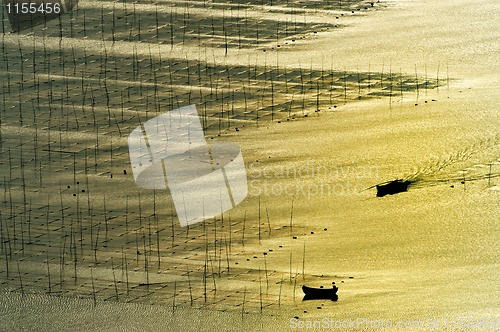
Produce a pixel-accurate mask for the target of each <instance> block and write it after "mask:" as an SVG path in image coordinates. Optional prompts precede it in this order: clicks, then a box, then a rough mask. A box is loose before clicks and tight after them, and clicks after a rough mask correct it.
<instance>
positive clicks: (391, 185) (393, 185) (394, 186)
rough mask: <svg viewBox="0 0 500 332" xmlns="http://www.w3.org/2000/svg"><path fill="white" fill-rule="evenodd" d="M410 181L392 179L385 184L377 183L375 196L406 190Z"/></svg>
mask: <svg viewBox="0 0 500 332" xmlns="http://www.w3.org/2000/svg"><path fill="white" fill-rule="evenodd" d="M410 184H412V181H403V180H394V181H390V182H388V183H385V184H377V186H376V187H377V197H383V196H385V195H394V194H397V193H401V192H405V191H408V186H409V185H410Z"/></svg>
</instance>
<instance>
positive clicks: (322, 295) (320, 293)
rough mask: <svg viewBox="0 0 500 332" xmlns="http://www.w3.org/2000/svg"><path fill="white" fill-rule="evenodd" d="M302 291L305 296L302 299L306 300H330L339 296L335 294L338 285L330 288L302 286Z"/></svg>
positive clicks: (334, 299)
mask: <svg viewBox="0 0 500 332" xmlns="http://www.w3.org/2000/svg"><path fill="white" fill-rule="evenodd" d="M302 291H303V292H304V294H305V296H304V298H303V299H302V300H303V301H307V300H332V301H337V300H338V299H339V296H338V295H337V291H338V287H337V286H333V287H332V288H314V287H308V286H302Z"/></svg>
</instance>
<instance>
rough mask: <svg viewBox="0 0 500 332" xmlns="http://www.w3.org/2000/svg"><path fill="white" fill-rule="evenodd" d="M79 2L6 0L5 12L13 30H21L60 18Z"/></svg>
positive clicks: (70, 0)
mask: <svg viewBox="0 0 500 332" xmlns="http://www.w3.org/2000/svg"><path fill="white" fill-rule="evenodd" d="M77 4H78V0H50V1H49V0H31V1H24V2H23V1H18V0H5V1H4V11H3V12H6V13H7V17H8V18H9V22H10V26H11V28H12V30H11V31H12V32H20V31H23V30H27V29H31V28H33V27H35V26H38V25H42V24H46V23H47V22H48V21H51V20H54V19H56V18H59V17H60V16H61V15H63V14H65V13H67V12H71V11H72V10H73V9H74V8H75V7H76V5H77ZM3 12H2V13H3ZM2 16H3V15H2Z"/></svg>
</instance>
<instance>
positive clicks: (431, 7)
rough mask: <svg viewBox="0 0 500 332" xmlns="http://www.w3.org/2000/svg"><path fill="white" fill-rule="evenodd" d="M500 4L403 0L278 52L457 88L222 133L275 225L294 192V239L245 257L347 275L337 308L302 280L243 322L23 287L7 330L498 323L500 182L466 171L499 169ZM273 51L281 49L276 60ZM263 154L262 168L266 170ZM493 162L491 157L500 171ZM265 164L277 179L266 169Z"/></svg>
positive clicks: (315, 274)
mask: <svg viewBox="0 0 500 332" xmlns="http://www.w3.org/2000/svg"><path fill="white" fill-rule="evenodd" d="M496 13H498V4H495V3H491V1H480V2H477V1H476V2H474V3H472V2H470V1H458V2H457V1H421V2H416V1H398V2H397V3H394V4H393V5H392V6H390V7H389V8H387V9H384V10H381V11H376V12H374V13H369V14H367V15H365V16H363V17H352V18H349V19H347V22H348V23H349V24H348V26H347V27H345V28H343V29H342V30H341V31H336V32H335V33H333V32H332V33H329V32H324V33H320V34H318V35H317V36H316V37H314V38H310V39H309V38H306V39H304V40H302V41H300V42H297V44H296V45H295V46H294V47H290V48H288V49H282V50H280V53H279V61H281V62H282V63H283V65H288V66H294V65H298V63H299V62H300V63H302V64H303V63H307V64H308V65H309V63H311V64H312V66H314V67H317V68H320V67H321V65H322V64H325V63H328V65H329V64H330V61H331V60H332V59H333V61H334V66H335V67H336V68H338V69H340V70H342V69H344V68H347V69H348V70H351V69H352V70H354V69H356V68H359V69H363V70H371V71H375V70H377V71H380V70H381V69H382V68H384V69H383V70H384V71H385V72H387V71H389V70H390V71H393V72H399V71H401V72H403V73H406V74H409V75H413V74H414V73H415V71H418V72H419V73H420V74H425V75H426V76H429V77H433V78H434V77H436V76H438V77H440V79H441V80H447V78H448V77H449V78H451V80H450V82H446V83H445V85H444V86H442V87H441V88H440V89H439V90H429V91H420V94H419V95H418V96H417V95H416V93H415V92H408V93H405V94H404V95H403V98H392V99H391V100H389V99H387V98H384V99H381V100H375V101H374V100H368V101H360V102H357V103H351V104H347V105H341V106H339V107H338V109H336V110H335V111H334V112H330V113H326V114H325V113H319V116H318V114H313V116H310V117H308V119H304V120H301V121H290V122H283V123H280V124H278V123H274V124H272V125H269V126H267V125H266V126H260V127H259V128H248V129H245V130H242V131H241V132H239V133H238V134H236V133H233V134H230V135H228V136H226V137H224V140H228V141H231V142H235V143H237V144H239V145H240V146H241V147H242V150H243V154H244V156H245V158H246V160H247V164H248V165H249V166H248V167H249V169H250V168H251V170H250V172H249V174H250V175H252V174H253V176H254V178H253V180H259V181H260V182H256V184H255V188H254V189H256V190H259V189H260V190H262V186H264V185H267V186H268V187H267V188H268V191H267V192H264V193H262V195H261V199H262V203H263V206H264V204H265V206H266V207H268V208H269V214H270V216H271V219H272V220H275V219H279V220H281V224H283V223H285V224H286V223H287V219H288V218H289V215H290V213H291V201H292V200H293V202H294V203H293V204H294V207H293V222H294V227H295V228H294V230H293V231H290V233H291V234H286V233H287V231H286V232H282V233H279V232H278V231H276V232H275V235H274V236H273V235H271V236H269V237H267V235H266V238H265V239H264V240H263V241H262V242H261V243H260V244H259V242H256V241H255V242H254V243H251V244H250V245H249V247H250V248H248V249H247V252H244V254H238V255H236V254H235V257H234V259H235V260H238V262H239V263H240V266H241V265H244V264H248V267H249V268H253V269H254V272H255V270H256V269H257V268H263V264H262V263H261V258H259V260H260V262H259V263H253V262H250V263H245V260H244V259H245V258H246V257H247V256H248V255H251V254H253V253H256V252H260V251H262V250H267V249H268V248H273V249H274V251H273V253H272V254H271V253H269V255H268V256H267V257H268V258H267V259H268V260H267V261H266V264H267V266H269V269H270V270H271V269H272V270H274V271H276V273H275V274H274V276H273V277H272V278H273V279H272V280H273V281H276V280H277V281H279V280H280V279H283V278H284V279H285V280H286V279H288V278H289V277H290V278H291V275H292V274H299V276H297V279H296V280H297V282H296V283H297V284H299V285H300V284H302V283H312V284H314V285H319V284H322V285H325V286H327V285H329V284H330V283H331V282H332V281H335V282H336V284H337V285H338V286H339V301H338V302H328V301H310V302H301V301H300V296H299V293H300V291H299V290H297V299H295V298H294V300H292V299H291V292H292V291H293V290H294V289H295V287H293V283H290V284H289V285H287V286H286V288H285V287H284V289H285V290H286V292H287V294H288V295H287V298H286V301H285V300H284V304H283V305H282V306H281V307H280V308H278V307H277V306H276V305H275V306H273V307H271V308H270V309H268V310H264V312H263V314H262V315H260V314H259V313H258V300H255V299H254V300H255V301H254V303H253V309H255V308H257V313H255V311H254V310H252V311H253V313H251V314H245V315H244V318H243V319H242V317H241V312H240V311H239V309H237V310H236V311H230V312H219V311H217V310H215V309H217V308H214V307H211V308H205V309H201V310H199V309H192V308H190V307H189V305H187V304H186V303H184V304H182V305H180V307H179V308H177V309H176V310H175V312H172V307H171V306H170V302H171V299H164V300H163V302H162V301H160V302H161V303H163V304H165V303H166V305H163V306H159V305H157V306H148V305H142V304H132V303H121V302H119V303H117V302H114V301H112V300H110V301H102V299H101V300H99V301H98V302H97V305H96V306H95V307H94V303H93V301H92V300H91V299H89V298H88V297H87V298H85V299H77V298H76V295H75V296H74V297H73V298H66V297H61V298H59V297H55V296H47V295H40V294H35V295H33V294H29V292H27V293H26V294H25V295H24V296H22V295H21V294H20V292H19V289H18V290H17V291H16V292H13V293H2V296H1V297H0V305H1V307H2V310H1V313H0V314H1V315H2V319H1V322H0V329H2V330H32V329H35V328H36V329H37V330H41V331H52V330H69V329H71V330H82V331H83V330H85V331H90V330H99V331H103V330H108V331H116V330H215V329H216V330H228V331H229V330H289V328H290V327H291V325H290V324H291V322H290V319H291V318H292V317H294V316H297V317H299V319H300V321H302V322H304V324H305V322H306V321H307V320H317V319H322V318H332V319H334V320H335V321H349V320H351V321H352V320H354V321H356V320H357V319H361V320H360V321H359V323H360V325H359V326H357V327H356V328H355V327H352V326H350V327H349V326H347V327H348V329H351V330H360V329H361V330H378V329H379V328H380V327H386V328H387V329H388V330H391V329H392V330H402V329H405V328H404V327H407V328H409V329H410V330H411V329H413V330H425V329H428V330H432V329H434V327H439V329H440V330H441V329H446V328H447V329H448V330H469V329H472V328H477V329H479V330H481V329H483V328H484V329H490V330H495V329H498V326H499V323H498V319H499V316H498V312H499V310H498V309H499V302H498V298H499V297H498V291H499V289H498V286H497V285H498V284H500V283H499V279H500V278H499V277H500V276H499V273H498V271H499V264H498V262H499V252H498V249H497V245H496V244H497V243H498V237H499V230H500V229H499V224H498V215H499V212H500V209H499V206H498V197H499V196H498V195H499V191H498V190H492V189H493V188H495V185H496V186H498V185H499V183H498V181H499V180H498V178H490V179H488V178H487V177H486V178H482V179H481V180H467V181H465V183H461V178H462V177H466V178H467V179H473V178H477V177H479V176H480V175H487V174H489V173H493V174H499V173H500V169H499V168H500V164H499V160H498V158H499V157H500V154H499V150H498V128H499V127H500V121H499V120H500V119H499V114H500V113H499V112H498V105H497V100H498V87H499V84H498V74H497V73H498V60H497V56H496V54H497V53H498V40H499V39H498V33H499V32H498V31H499V29H498V23H497V21H496V20H495V18H496V16H497V15H496ZM323 19H324V18H323ZM184 51H185V50H184ZM173 52H174V53H175V52H180V53H182V52H183V51H182V50H177V49H175V50H173ZM215 52H216V54H219V55H220V54H222V52H223V51H221V50H216V51H215ZM197 54H198V55H199V53H198V52H193V53H191V54H190V56H193V57H196V56H197ZM230 54H231V56H230V57H228V58H227V59H225V61H227V62H228V63H231V62H235V63H238V62H239V61H242V59H244V62H243V63H247V62H248V61H249V60H248V57H249V56H251V57H252V60H253V57H256V55H255V53H252V52H250V51H248V50H242V51H238V52H235V53H230ZM268 54H270V55H268V57H269V59H271V58H272V57H273V56H275V53H268ZM269 61H271V60H269ZM307 67H308V66H307ZM438 67H439V72H438ZM433 100H434V101H433ZM416 104H417V105H416ZM255 137H259V139H258V140H256V139H255ZM255 160H260V162H259V163H256V164H252V163H253V162H254V161H255ZM251 164H252V165H254V166H252V167H250V165H251ZM312 165H316V166H318V167H326V171H325V168H321V170H323V172H324V173H321V171H320V174H318V173H316V175H315V176H312V175H311V176H309V175H304V173H302V175H301V176H292V175H291V174H290V173H288V176H287V177H285V178H283V177H281V176H276V175H275V174H282V173H280V171H282V170H283V168H286V169H287V170H297V168H300V169H301V170H302V171H303V170H309V171H311V169H312V168H313V167H314V166H312ZM481 165H482V166H481ZM485 165H486V166H487V165H492V167H491V168H492V170H491V172H490V170H489V168H488V167H485ZM264 170H269V171H270V172H272V174H274V175H272V176H270V177H268V178H266V177H263V176H262V174H263V171H264ZM258 174H261V176H259V175H258ZM414 175H417V176H418V179H419V182H417V183H416V185H415V187H414V188H410V191H409V192H407V193H401V194H398V195H394V196H387V197H384V198H375V190H374V189H373V188H372V189H369V190H365V191H362V192H360V189H366V188H368V187H370V186H373V185H375V184H377V183H381V182H384V181H388V180H393V179H396V178H404V177H409V176H414ZM290 185H291V186H290ZM287 186H288V187H287ZM451 186H453V188H452V187H451ZM285 188H289V190H290V191H289V192H284V190H285ZM290 194H291V195H290ZM246 204H247V205H245V204H243V206H242V207H241V208H240V209H236V210H235V211H234V215H233V218H237V216H240V217H241V216H242V215H243V209H244V208H253V209H254V210H255V208H256V204H257V198H256V196H255V195H254V196H252V197H250V198H249V199H248V202H247V203H246ZM283 220H284V222H283ZM325 229H326V230H325ZM284 234H285V235H284ZM292 234H293V235H294V236H296V237H297V239H293V238H291V237H290V236H289V235H292ZM254 240H255V239H254ZM279 245H283V247H284V248H283V249H282V250H279V249H278V248H279V247H278V246H279ZM304 252H305V259H304V258H303V257H304V256H303V255H304ZM290 253H292V254H293V258H292V262H291V264H290V261H289V254H290ZM245 255H247V256H245ZM289 265H291V267H290V266H289ZM36 268H38V267H36V266H33V269H36ZM43 268H44V266H43V267H42V268H40V269H43ZM14 270H15V268H14ZM108 270H109V269H108ZM302 270H304V273H305V276H304V279H302V277H301V276H300V274H301V273H302ZM87 272H88V271H87ZM108 272H109V271H108ZM68 273H69V272H68ZM94 273H96V274H98V273H99V272H98V271H96V270H94ZM102 273H103V275H104V274H105V272H102ZM322 276H323V277H322ZM24 278H28V277H24ZM137 278H138V279H139V278H142V275H141V276H137ZM248 278H249V280H248V285H251V284H253V290H258V287H259V286H258V285H257V286H255V285H256V283H255V280H257V279H255V278H256V277H255V274H250V273H249V277H248ZM252 278H253V279H252ZM259 278H260V277H259ZM13 279H14V277H13ZM108 281H109V280H108ZM239 282H241V281H239ZM103 283H105V281H103ZM231 285H232V284H231ZM87 286H88V285H87ZM231 287H234V285H232V286H231ZM231 287H230V288H231ZM249 287H250V286H249ZM277 292H278V286H277V285H271V294H272V295H273V296H275V295H276V294H277ZM112 295H113V292H111V297H112ZM238 296H239V297H240V296H241V295H238ZM269 301H270V302H273V303H275V302H276V298H275V297H272V299H271V300H269ZM248 306H249V307H251V306H252V305H250V304H249V305H248ZM271 315H272V316H271ZM370 321H371V323H370ZM382 321H384V322H385V323H386V325H382V326H381V325H380V324H382ZM387 322H391V323H393V325H392V327H391V326H389V325H387V324H388V323H387ZM397 322H399V325H398V324H396V323H397ZM362 323H363V324H362ZM377 324H378V325H377ZM405 324H406V325H405ZM412 324H413V325H412ZM481 324H482V325H481ZM488 324H489V325H488ZM495 324H496V325H495Z"/></svg>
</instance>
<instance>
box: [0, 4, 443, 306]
mask: <svg viewBox="0 0 500 332" xmlns="http://www.w3.org/2000/svg"><path fill="white" fill-rule="evenodd" d="M327 2H328V1H327ZM234 3H235V4H237V8H240V7H243V6H250V5H251V6H254V5H258V4H252V3H243V2H242V3H241V4H238V3H237V2H234ZM274 3H276V4H278V3H279V4H280V5H281V6H286V7H292V4H293V6H297V5H298V4H301V3H302V2H300V1H296V2H292V1H290V2H288V1H286V2H285V1H280V2H274ZM322 3H323V2H314V5H312V6H316V5H317V6H318V7H319V6H322ZM325 3H326V2H325ZM332 3H336V2H332ZM343 3H344V4H343V6H348V5H347V4H346V3H349V2H345V1H343ZM350 3H351V6H354V3H355V1H351V2H350ZM356 3H360V4H361V3H366V2H364V1H358V2H356ZM105 4H106V5H107V7H104V5H103V6H101V7H100V8H97V9H95V8H94V9H93V10H92V9H90V8H80V9H79V10H77V11H75V12H74V13H72V14H71V15H68V16H65V17H63V18H61V21H60V22H56V23H54V25H56V26H57V25H58V24H61V22H62V21H64V20H70V21H71V22H74V24H73V25H70V26H68V24H66V23H65V24H64V26H65V29H64V30H61V29H58V28H57V27H54V26H50V23H47V25H48V27H47V29H46V30H44V31H41V32H32V33H31V36H29V35H28V36H23V38H19V39H12V38H10V39H8V40H6V39H5V35H2V36H3V40H2V61H0V72H1V73H2V75H1V81H2V84H1V90H0V94H1V95H2V100H1V103H2V104H1V105H0V106H1V111H0V125H1V126H0V128H1V130H0V168H1V169H2V172H1V173H0V174H1V175H0V184H1V186H0V195H1V197H0V199H1V203H0V244H1V246H0V253H1V255H0V256H1V257H0V283H1V285H2V286H1V287H2V289H7V290H13V291H20V292H40V291H41V292H46V293H49V294H58V295H65V296H80V297H86V298H89V299H93V300H94V301H95V303H97V301H98V300H99V301H100V300H109V301H124V302H140V303H153V304H163V305H171V306H172V310H176V308H178V307H179V306H195V307H211V308H214V309H217V310H241V312H242V314H245V313H246V312H252V311H253V312H258V311H260V312H262V311H263V310H265V309H267V308H269V307H273V308H275V307H279V306H281V305H282V304H290V303H293V302H294V301H295V300H296V299H298V298H299V293H300V291H299V290H297V279H298V278H299V276H301V278H302V279H303V280H304V279H307V280H309V281H321V276H316V275H309V274H307V273H306V269H305V266H307V263H306V242H305V240H304V242H303V243H304V244H303V248H302V244H301V243H299V242H300V240H299V241H295V242H292V244H290V242H289V239H294V238H297V236H302V237H304V236H306V235H307V236H311V235H312V233H314V231H316V232H318V231H326V229H325V230H323V229H321V230H316V229H312V228H311V229H309V228H306V227H304V226H300V225H299V224H300V223H296V222H294V213H293V212H294V211H293V208H294V207H293V205H294V201H293V200H292V202H291V205H290V213H289V215H287V216H283V215H279V214H277V213H273V212H275V211H274V210H273V208H272V204H271V202H268V201H266V199H265V198H263V199H261V198H260V197H249V198H248V199H247V200H246V201H245V202H244V203H242V204H241V205H240V206H239V207H238V209H236V210H235V211H231V213H229V214H224V215H222V216H220V217H218V218H216V219H213V220H207V221H206V222H204V223H200V224H197V225H193V226H191V227H188V228H181V227H180V226H179V225H178V223H177V220H176V218H175V211H174V208H173V206H172V201H171V198H170V196H169V193H168V191H152V190H141V189H138V188H136V186H135V184H134V181H133V177H132V175H131V170H130V166H129V159H128V158H129V157H128V146H127V137H128V134H129V133H130V131H131V130H132V129H134V128H135V127H136V126H137V125H139V124H140V123H142V122H144V121H146V120H147V119H150V118H153V117H154V116H157V115H159V114H161V113H163V112H166V111H168V110H171V109H174V108H177V107H180V106H185V105H189V104H196V105H197V107H198V110H199V112H200V115H201V118H202V123H203V127H204V130H205V133H206V135H207V137H211V138H216V137H217V136H219V135H222V134H224V133H227V132H228V131H235V130H240V129H241V128H243V127H245V126H255V125H256V126H258V125H259V124H261V123H263V124H267V123H269V122H271V121H276V122H281V121H287V120H290V121H291V120H294V119H297V118H299V117H306V116H307V115H308V114H316V115H318V116H319V114H320V113H319V112H320V111H328V110H333V109H334V108H335V107H336V106H337V105H341V104H345V103H348V102H350V101H354V100H359V99H364V98H379V97H380V96H389V97H390V98H403V96H404V94H410V93H411V95H412V96H413V95H415V94H416V95H417V96H418V94H419V93H420V91H424V90H426V89H433V88H435V87H437V86H439V85H440V82H439V73H438V75H437V78H436V79H431V78H429V77H418V76H417V75H415V76H412V75H402V74H400V73H399V74H398V73H395V72H393V70H392V68H388V69H386V70H384V68H382V70H381V71H379V72H353V71H347V70H340V71H339V70H337V69H335V68H334V64H333V62H331V63H330V64H329V65H328V66H326V65H325V68H324V69H323V70H317V69H312V68H309V69H304V68H287V67H280V66H279V64H268V63H267V60H266V59H267V58H266V57H265V56H263V57H262V61H259V62H258V63H248V64H247V65H239V66H234V65H226V64H223V63H220V61H219V62H217V61H215V59H211V58H210V57H209V56H207V57H206V59H205V61H192V60H191V61H190V60H189V59H187V58H186V59H180V58H172V57H169V56H168V52H163V49H162V47H163V46H162V45H158V44H156V43H154V38H157V37H155V36H154V34H155V33H156V32H154V31H153V32H151V31H150V30H151V29H153V30H155V29H156V28H155V27H153V28H151V27H150V26H149V27H146V26H143V25H141V24H143V23H144V24H145V23H146V22H148V21H151V19H149V20H146V19H145V18H146V17H148V15H150V16H151V15H153V17H155V15H160V12H161V15H163V18H165V19H167V18H166V16H165V15H167V16H168V15H170V13H171V12H170V11H169V10H161V11H160V10H158V14H157V12H156V11H155V10H153V11H151V10H150V9H151V8H153V9H154V8H159V7H160V6H161V3H160V5H158V6H156V5H153V4H152V3H149V2H147V3H143V5H144V6H147V8H149V9H144V8H139V7H140V5H141V3H137V6H136V7H137V8H136V10H137V11H133V12H132V14H130V8H133V7H134V5H133V4H130V3H114V2H106V3H105ZM191 5H193V6H194V7H196V6H209V8H214V6H217V4H214V3H211V2H208V1H207V2H201V1H198V2H196V3H194V2H190V6H191ZM323 5H324V3H323ZM110 6H111V7H110ZM112 6H116V7H119V6H122V9H120V8H116V10H112V11H110V8H112ZM210 6H211V7H210ZM308 6H309V4H308ZM127 8H128V9H127ZM185 8H186V11H187V9H188V8H191V7H189V6H187V5H186V6H185ZM231 8H232V9H234V8H233V7H231ZM349 8H351V7H349ZM104 9H106V11H104ZM299 9H300V8H299ZM313 9H314V8H313ZM316 9H321V8H316ZM351 9H352V8H351ZM120 10H122V11H124V10H129V14H123V13H122V14H120V13H121V12H120ZM110 13H111V14H110ZM176 13H177V14H178V13H179V12H178V11H176ZM87 14H88V15H87ZM177 14H176V15H177ZM109 15H117V17H113V18H112V16H109ZM118 15H123V16H122V18H119V17H118ZM150 16H149V17H150ZM189 17H190V19H193V20H194V21H193V22H195V20H196V19H198V18H200V16H196V15H195V14H191V13H190V14H189ZM196 17H198V18H196ZM120 19H121V20H125V21H122V22H125V23H120V24H122V25H121V26H118V23H117V25H116V26H114V27H113V29H109V27H106V29H104V28H103V24H104V22H106V24H114V23H110V22H120ZM204 19H206V18H204ZM99 20H101V22H102V23H99ZM127 20H128V21H127ZM167 20H168V19H167ZM133 21H135V22H141V23H138V25H133V24H132V23H130V22H133ZM153 21H154V20H153ZM82 22H83V23H82ZM90 22H91V23H90ZM218 22H219V23H220V21H218ZM243 22H244V21H243ZM275 23H276V22H275ZM82 24H83V26H84V28H83V34H84V35H82ZM190 24H191V25H192V22H191V21H190ZM238 24H239V23H238ZM129 26H133V27H140V29H141V33H143V34H142V35H141V36H144V38H145V39H140V41H141V42H144V43H141V44H138V43H136V42H137V41H139V39H134V38H135V37H137V36H135V37H134V38H130V36H131V33H130V31H131V30H130V29H127V27H129ZM219 28H220V27H219ZM51 29H52V31H59V32H60V35H61V36H62V37H64V38H65V39H66V38H67V37H69V38H71V37H73V38H76V39H78V38H82V37H85V38H91V39H94V40H95V41H96V43H100V42H103V41H109V40H110V39H109V38H111V40H112V39H113V38H118V36H120V37H119V38H121V40H125V41H129V42H130V44H129V45H130V46H129V48H128V50H127V51H126V52H124V51H123V50H120V49H115V47H114V44H109V43H107V44H106V43H102V47H97V48H85V45H83V46H82V45H77V44H74V45H73V44H65V43H62V42H61V43H56V44H54V45H53V44H50V43H45V42H44V41H45V38H44V37H43V36H45V37H47V36H50V34H51ZM85 29H87V30H85ZM134 29H135V28H134ZM293 29H297V31H298V30H301V31H302V30H304V29H307V28H306V27H305V26H302V27H301V26H296V27H295V26H294V28H293ZM166 30H168V29H166ZM230 30H231V33H234V27H232V28H230ZM264 30H266V29H263V31H264ZM110 31H114V32H112V34H111V36H110V35H109V32H110ZM197 31H200V30H199V29H198V30H197ZM104 32H106V34H105V33H104ZM302 32H303V31H302ZM302 32H301V33H302ZM148 33H153V34H152V35H151V36H149V37H147V36H148ZM245 33H247V34H248V35H252V36H254V35H255V33H254V32H252V31H251V30H247V31H246V32H245ZM174 34H175V39H176V40H177V42H180V43H188V42H189V41H188V40H182V39H181V40H180V41H179V40H178V39H177V38H182V37H179V31H174ZM40 35H42V37H41V36H40ZM113 35H114V36H115V37H113ZM127 38H128V39H127ZM140 38H142V37H140ZM151 38H152V39H153V40H151ZM210 38H212V37H210ZM262 38H264V37H262ZM274 38H275V37H274ZM249 39H252V38H247V41H248V40H249ZM12 40H16V42H12ZM166 40H168V38H166ZM61 41H62V39H61ZM145 41H152V43H146V42H145ZM254 42H255V41H250V42H248V44H247V46H248V45H253V43H254ZM218 43H219V44H218V45H219V46H220V45H224V41H220V39H219V42H218ZM68 45H69V46H68ZM166 47H168V45H166ZM222 47H223V46H222ZM417 98H418V97H417ZM263 244H264V245H265V246H266V247H267V248H268V249H266V250H265V251H263V250H262V248H263ZM278 260H279V262H278ZM283 260H284V261H285V264H283ZM288 261H289V267H287V268H281V269H279V270H273V269H271V268H270V267H271V266H273V267H274V266H280V265H285V266H287V265H288V264H287V263H288ZM332 277H333V276H329V280H331V278H332Z"/></svg>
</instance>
